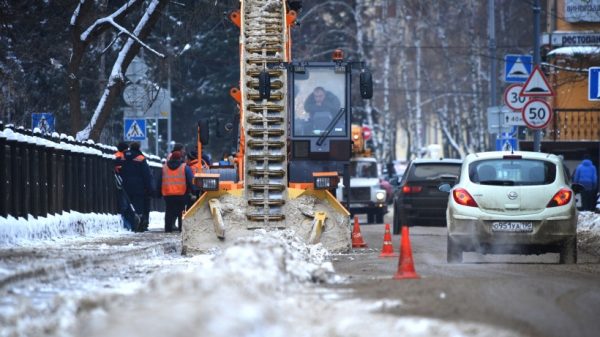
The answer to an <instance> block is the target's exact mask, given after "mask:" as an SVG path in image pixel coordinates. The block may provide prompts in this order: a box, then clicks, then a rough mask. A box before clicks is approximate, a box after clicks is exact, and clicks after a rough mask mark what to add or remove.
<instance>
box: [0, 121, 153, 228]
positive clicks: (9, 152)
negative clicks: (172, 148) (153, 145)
mask: <svg viewBox="0 0 600 337" xmlns="http://www.w3.org/2000/svg"><path fill="white" fill-rule="evenodd" d="M0 132H1V134H0V162H1V165H0V216H2V217H7V216H9V215H10V216H13V217H27V216H28V215H31V216H34V217H46V216H47V215H49V214H51V215H53V214H60V213H62V212H63V211H77V212H80V213H111V214H116V213H118V211H117V199H116V185H115V181H114V175H113V172H114V152H115V151H116V148H114V147H112V146H107V145H103V144H94V143H91V142H88V143H83V142H77V141H74V140H73V139H72V138H70V137H66V136H65V135H62V136H60V135H58V134H56V133H54V134H52V135H50V134H45V135H44V134H40V133H34V132H32V131H31V130H26V129H22V128H19V129H15V128H12V127H4V126H3V125H2V123H0ZM156 159H157V158H156ZM156 159H148V160H149V164H150V170H151V172H152V174H153V176H156V175H157V174H160V162H158V161H157V160H156ZM150 210H158V211H162V210H164V202H163V201H162V199H154V198H153V199H151V204H150Z"/></svg>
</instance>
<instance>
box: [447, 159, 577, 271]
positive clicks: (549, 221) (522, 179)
mask: <svg viewBox="0 0 600 337" xmlns="http://www.w3.org/2000/svg"><path fill="white" fill-rule="evenodd" d="M580 188H581V186H579V185H574V186H570V181H569V176H568V175H567V173H566V172H565V169H564V165H563V163H562V160H561V159H560V158H559V157H557V156H555V155H552V154H547V153H538V152H514V153H511V152H482V153H476V154H470V155H468V156H467V157H466V158H465V159H464V161H463V165H462V167H461V173H460V177H459V180H458V183H457V184H456V185H455V186H454V187H452V188H450V186H449V185H442V186H440V190H443V191H448V192H450V196H449V201H448V208H447V213H446V222H447V226H448V251H447V253H448V255H447V258H448V262H450V263H459V262H462V253H463V252H468V251H475V252H479V253H484V254H485V253H516V254H540V253H546V252H557V253H560V263H576V262H577V209H576V206H575V200H574V199H575V198H574V196H573V193H574V191H573V190H574V189H575V191H576V192H578V191H579V189H580Z"/></svg>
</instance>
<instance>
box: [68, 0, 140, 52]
mask: <svg viewBox="0 0 600 337" xmlns="http://www.w3.org/2000/svg"><path fill="white" fill-rule="evenodd" d="M85 1H86V0H81V3H80V5H81V4H83V3H84V2H85ZM138 1H140V0H129V1H127V3H125V4H124V5H123V6H121V8H119V9H117V10H116V11H115V12H114V13H112V14H111V15H109V16H107V17H104V18H101V19H98V20H96V22H94V23H93V24H92V25H91V26H89V27H88V29H86V30H85V31H84V32H83V33H81V36H80V39H81V41H83V42H85V41H87V40H88V39H89V38H90V35H91V34H92V32H93V31H94V30H95V29H97V28H98V27H100V26H103V25H105V24H107V23H110V22H111V21H112V22H114V19H115V18H118V17H119V16H120V15H122V14H123V13H125V11H126V10H127V9H129V8H130V7H131V6H133V5H135V3H136V2H138ZM78 9H79V7H78ZM76 11H77V10H76ZM73 15H75V14H73Z"/></svg>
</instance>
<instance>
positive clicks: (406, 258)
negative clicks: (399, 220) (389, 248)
mask: <svg viewBox="0 0 600 337" xmlns="http://www.w3.org/2000/svg"><path fill="white" fill-rule="evenodd" d="M407 278H420V276H419V274H417V273H416V272H415V264H414V262H413V258H412V250H411V248H410V239H409V238H408V226H402V240H401V242H400V259H399V260H398V271H397V272H396V274H395V275H394V280H402V279H407Z"/></svg>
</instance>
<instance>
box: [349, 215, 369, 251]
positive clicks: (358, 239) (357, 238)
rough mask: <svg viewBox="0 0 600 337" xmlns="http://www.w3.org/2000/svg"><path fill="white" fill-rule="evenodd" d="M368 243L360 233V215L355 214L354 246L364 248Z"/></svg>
mask: <svg viewBox="0 0 600 337" xmlns="http://www.w3.org/2000/svg"><path fill="white" fill-rule="evenodd" d="M364 247H367V244H366V243H365V241H364V240H363V237H362V234H361V233H360V225H359V224H358V216H356V215H355V216H354V229H353V230H352V248H364Z"/></svg>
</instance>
